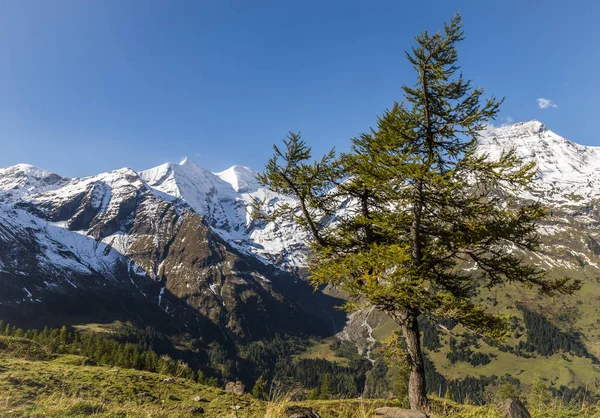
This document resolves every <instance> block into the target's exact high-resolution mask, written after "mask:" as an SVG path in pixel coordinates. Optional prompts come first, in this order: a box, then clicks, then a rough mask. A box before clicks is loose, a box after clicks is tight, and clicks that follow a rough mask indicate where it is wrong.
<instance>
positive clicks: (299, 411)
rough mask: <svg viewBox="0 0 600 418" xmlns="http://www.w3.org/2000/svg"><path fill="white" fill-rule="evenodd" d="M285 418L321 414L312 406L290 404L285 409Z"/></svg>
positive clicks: (300, 417) (307, 417)
mask: <svg viewBox="0 0 600 418" xmlns="http://www.w3.org/2000/svg"><path fill="white" fill-rule="evenodd" d="M284 417H285V418H321V415H319V413H318V412H317V411H315V410H314V409H312V408H304V407H302V406H290V407H289V408H287V409H286V410H285V414H284Z"/></svg>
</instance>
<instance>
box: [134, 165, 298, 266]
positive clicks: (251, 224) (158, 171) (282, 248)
mask: <svg viewBox="0 0 600 418" xmlns="http://www.w3.org/2000/svg"><path fill="white" fill-rule="evenodd" d="M140 177H141V178H142V179H143V180H144V181H145V182H146V183H147V184H148V186H150V187H151V188H152V190H154V192H155V193H156V194H157V195H158V196H161V197H163V198H164V199H166V200H169V201H171V202H175V203H176V204H177V205H180V206H183V207H187V208H190V209H191V210H193V211H195V212H196V213H198V214H200V215H202V217H203V218H204V221H205V222H206V223H207V224H208V225H209V226H210V227H211V228H212V229H213V230H214V231H215V232H216V233H217V234H219V235H220V236H221V237H223V238H224V239H225V240H227V241H228V242H229V243H230V244H231V245H233V246H235V248H237V249H238V250H241V251H244V252H247V253H251V254H256V255H258V256H260V257H261V258H262V259H264V260H265V261H268V262H271V263H274V264H277V265H280V266H286V267H297V266H302V265H303V264H304V260H305V253H306V251H305V242H306V234H305V233H304V232H303V231H302V230H301V229H300V228H298V227H297V225H294V224H293V223H291V222H290V223H285V224H279V225H275V224H274V223H264V222H258V221H255V220H253V219H252V216H251V206H252V204H253V202H255V201H257V202H261V203H262V205H263V208H264V211H265V212H266V213H270V212H271V211H272V210H274V208H275V207H276V205H278V204H280V203H293V200H292V199H291V198H289V197H287V196H284V195H280V194H277V193H274V192H272V191H270V190H269V189H267V188H264V187H262V186H261V185H260V184H259V183H258V181H257V180H256V172H255V171H253V170H252V169H250V168H248V167H243V166H238V165H236V166H233V167H231V168H229V169H227V170H225V171H222V172H220V173H211V172H209V171H208V170H205V169H204V168H202V167H200V166H198V165H196V164H195V163H193V162H192V161H190V160H189V159H187V158H185V159H184V160H183V161H182V162H181V163H179V164H172V163H167V164H163V165H160V166H158V167H155V168H151V169H149V170H145V171H141V172H140Z"/></svg>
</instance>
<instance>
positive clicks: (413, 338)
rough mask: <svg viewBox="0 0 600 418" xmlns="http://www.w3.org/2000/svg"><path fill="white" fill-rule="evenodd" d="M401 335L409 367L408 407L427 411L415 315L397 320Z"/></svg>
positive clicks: (419, 341) (423, 369) (421, 357)
mask: <svg viewBox="0 0 600 418" xmlns="http://www.w3.org/2000/svg"><path fill="white" fill-rule="evenodd" d="M399 324H400V327H401V331H402V336H403V337H404V342H405V343H406V351H407V354H408V355H407V360H408V366H409V369H410V377H409V380H408V401H409V404H410V409H414V410H418V411H423V412H429V401H428V399H427V389H426V387H425V364H424V362H423V352H422V351H421V338H420V333H419V323H418V321H417V315H415V314H412V313H409V314H407V315H405V316H404V315H403V318H402V320H401V321H399Z"/></svg>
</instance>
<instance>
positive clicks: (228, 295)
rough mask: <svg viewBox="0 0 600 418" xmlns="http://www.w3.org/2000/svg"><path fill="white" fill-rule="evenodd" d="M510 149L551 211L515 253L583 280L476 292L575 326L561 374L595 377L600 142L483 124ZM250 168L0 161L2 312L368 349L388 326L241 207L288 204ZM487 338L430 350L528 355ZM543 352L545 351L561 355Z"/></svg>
mask: <svg viewBox="0 0 600 418" xmlns="http://www.w3.org/2000/svg"><path fill="white" fill-rule="evenodd" d="M511 148H515V150H516V151H517V153H518V154H519V155H520V156H522V157H523V158H524V159H526V160H532V161H535V162H536V163H537V166H538V170H539V172H538V176H537V177H536V179H535V180H534V182H533V183H532V185H531V188H530V190H529V191H528V192H527V193H525V194H524V195H522V196H519V198H520V199H534V200H539V201H541V202H542V203H544V204H545V205H546V206H547V207H548V211H549V216H548V218H547V219H546V220H545V221H544V222H543V223H542V224H540V225H539V233H540V235H541V236H542V242H543V246H542V248H541V249H540V251H539V252H535V253H523V254H522V255H523V257H524V258H526V259H527V260H529V261H530V262H532V263H536V264H538V265H540V266H542V267H544V268H546V269H548V271H549V274H551V275H556V276H557V277H558V276H561V275H569V276H574V277H578V278H580V279H581V280H582V281H583V282H584V288H583V289H582V291H581V292H579V293H578V294H577V295H576V296H575V297H572V298H569V297H559V298H557V299H554V300H551V301H542V300H538V298H537V297H536V295H535V294H534V293H532V292H531V291H528V290H527V289H525V290H523V289H519V288H517V287H511V286H508V287H506V288H503V289H498V290H496V291H494V293H491V292H486V291H484V290H482V292H481V299H482V300H483V301H484V302H485V303H487V304H489V306H490V309H492V310H495V311H497V312H498V313H506V314H511V315H516V316H521V317H522V316H523V315H524V312H529V311H531V312H537V313H539V314H540V315H542V316H543V317H544V318H547V321H549V322H548V323H549V324H551V325H552V326H553V327H555V328H556V329H557V330H560V332H563V333H568V334H569V335H572V336H575V337H574V338H575V339H577V341H578V342H580V343H581V344H583V346H584V347H585V350H586V352H587V353H588V354H589V355H588V357H585V356H572V357H573V358H569V359H567V360H565V362H568V361H570V362H571V364H572V366H571V368H569V367H568V366H565V370H569V372H565V373H567V375H564V376H563V375H561V376H559V380H560V383H561V384H562V383H564V384H573V385H578V384H581V383H583V382H584V380H585V379H586V378H589V377H590V376H592V377H595V373H597V372H596V369H595V368H594V367H593V366H592V360H591V357H594V356H595V357H600V344H598V343H597V341H600V331H598V329H599V328H598V327H597V324H598V322H600V310H599V309H598V307H599V306H600V305H598V301H599V300H600V148H598V147H585V146H581V145H578V144H575V143H573V142H571V141H569V140H567V139H565V138H562V137H560V136H559V135H556V134H554V133H553V132H551V131H550V130H548V129H547V128H546V127H545V126H544V125H543V124H541V123H540V122H537V121H532V122H526V123H518V124H514V125H509V126H502V127H496V128H494V127H490V128H489V129H488V130H487V131H486V132H484V133H483V135H482V139H481V143H480V148H479V150H480V152H483V153H487V154H489V156H490V158H497V157H498V156H499V155H500V154H501V153H502V152H503V151H506V150H508V149H511ZM255 175H256V172H254V171H253V170H252V169H250V168H247V167H243V166H234V167H231V168H229V169H227V170H225V171H222V172H218V173H212V172H210V171H208V170H206V169H204V168H202V167H200V166H198V165H196V164H195V163H193V162H192V161H190V160H189V159H185V160H183V161H182V162H181V163H179V164H172V163H167V164H163V165H160V166H158V167H155V168H151V169H148V170H143V171H139V172H136V171H134V170H131V169H128V168H124V169H120V170H116V171H111V172H108V173H102V174H98V175H95V176H92V177H86V178H75V179H68V178H64V177H61V176H60V175H57V174H54V173H50V172H47V171H44V170H41V169H38V168H36V167H33V166H29V165H25V164H20V165H16V166H13V167H9V168H6V169H2V170H0V316H1V317H2V318H3V319H4V320H5V321H9V322H13V323H15V324H19V325H23V326H29V327H31V326H43V325H53V326H59V325H62V324H69V325H77V324H86V323H110V322H112V321H115V320H120V321H133V322H136V323H139V324H142V325H147V326H152V327H154V328H156V329H159V330H162V331H164V332H175V331H176V332H180V333H189V334H191V335H192V336H194V337H195V338H198V339H199V340H201V341H202V344H204V345H208V344H209V343H210V342H211V341H235V342H249V341H257V340H261V339H267V338H271V337H273V336H275V335H277V334H279V333H282V334H289V335H302V336H319V337H323V336H333V335H335V334H337V335H339V337H340V338H342V339H346V340H350V341H352V342H353V343H354V344H356V345H357V346H358V347H359V349H360V350H361V351H362V352H363V353H365V354H366V355H369V353H370V350H371V349H372V348H375V346H376V344H377V343H376V340H378V339H379V340H380V339H382V338H383V337H385V336H386V335H388V334H389V332H390V331H391V330H392V329H393V324H391V323H390V321H389V320H387V319H386V318H385V317H384V316H383V315H382V314H380V313H377V312H376V311H375V312H373V311H372V310H369V311H365V312H359V313H355V314H352V315H351V316H350V318H349V320H348V322H347V323H346V319H345V316H344V314H342V313H340V312H339V311H337V310H335V309H334V306H336V305H338V304H340V302H341V300H340V299H339V297H337V296H336V295H338V293H337V291H336V289H326V290H325V291H324V292H322V291H317V292H313V289H312V288H311V287H310V286H309V285H308V284H307V283H306V282H305V281H304V280H303V279H302V274H301V273H300V272H301V270H302V269H303V268H304V267H305V264H306V256H307V247H306V242H307V235H306V234H305V232H304V231H303V230H302V229H301V228H299V227H298V226H297V225H295V224H293V223H292V222H287V223H283V224H275V223H273V222H266V221H263V220H256V219H252V217H251V215H250V213H251V206H252V204H253V202H260V204H261V205H262V210H263V211H264V212H266V213H272V212H273V211H274V210H275V209H276V208H277V206H278V205H280V204H283V203H287V204H294V201H293V199H291V198H289V197H287V196H283V195H280V194H277V193H274V192H273V191H271V190H269V189H267V188H264V187H262V186H261V185H260V184H259V183H258V182H257V181H256V178H255ZM469 268H472V269H476V268H477V267H476V266H471V267H469ZM525 331H527V332H529V334H528V333H527V332H525ZM340 332H341V333H340ZM432 332H433V333H435V334H436V338H437V339H439V340H447V341H446V342H447V343H448V344H446V345H447V346H450V345H451V344H450V339H451V338H454V339H456V340H457V341H458V344H459V345H460V343H461V342H462V341H463V340H464V338H463V335H462V334H463V333H464V332H465V331H464V330H461V329H460V327H457V328H454V329H449V328H446V330H444V329H441V328H440V329H437V330H436V329H434V331H432ZM557 332H558V331H557ZM531 334H532V330H525V329H521V328H519V326H516V325H515V338H514V339H513V341H512V342H511V344H512V345H513V346H518V345H519V344H520V343H522V345H526V344H527V342H528V341H529V340H527V338H528V337H527V336H528V335H530V336H531ZM517 335H518V336H517ZM425 345H426V346H427V344H425ZM480 345H482V346H483V353H484V354H486V355H488V356H489V357H490V358H492V359H493V361H491V362H490V363H489V364H488V365H484V366H477V367H471V366H467V365H464V364H462V363H461V362H460V361H459V362H452V361H450V360H449V359H448V355H447V354H448V350H447V349H442V350H440V349H439V347H436V348H432V349H431V350H429V352H428V356H429V357H430V358H431V359H432V361H433V363H434V364H435V365H436V367H437V369H438V370H439V371H440V372H441V373H442V374H444V375H445V376H447V377H452V378H464V377H468V376H479V375H488V376H489V375H492V374H495V375H504V372H506V373H511V374H513V375H517V374H519V370H520V368H522V367H524V366H523V365H524V363H523V361H530V360H531V358H527V357H523V356H520V355H519V354H518V353H517V354H515V353H514V352H507V351H502V350H499V349H498V347H493V346H492V345H489V344H487V343H480ZM455 346H456V345H455ZM550 354H551V355H554V354H555V355H556V356H557V357H560V356H559V354H558V353H557V352H556V353H554V352H553V353H550ZM528 355H529V354H528ZM494 356H495V357H494ZM455 357H456V356H455ZM547 357H548V356H547ZM550 357H551V356H550ZM550 357H549V358H548V359H547V361H548V363H547V364H550V362H555V361H559V360H557V359H556V358H554V357H551V358H550ZM574 357H578V358H577V359H575V360H574ZM451 358H452V356H451ZM544 361H546V360H544ZM573 361H574V363H573ZM511 362H512V363H511ZM463 363H464V362H463ZM527 364H529V363H527ZM544 364H546V363H544ZM561 364H562V363H561ZM507 365H510V367H509V366H507ZM503 368H504V369H505V370H502V369H503ZM499 369H500V371H499ZM550 372H551V371H549V373H550ZM569 373H570V374H569ZM599 376H600V375H599ZM549 377H554V376H553V375H552V376H550V375H549Z"/></svg>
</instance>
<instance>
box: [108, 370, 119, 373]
mask: <svg viewBox="0 0 600 418" xmlns="http://www.w3.org/2000/svg"><path fill="white" fill-rule="evenodd" d="M109 372H112V373H119V369H112V370H109Z"/></svg>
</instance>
